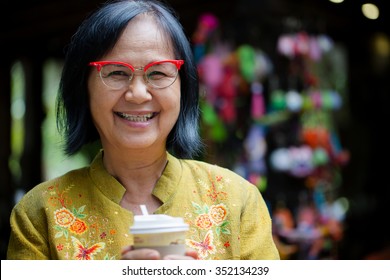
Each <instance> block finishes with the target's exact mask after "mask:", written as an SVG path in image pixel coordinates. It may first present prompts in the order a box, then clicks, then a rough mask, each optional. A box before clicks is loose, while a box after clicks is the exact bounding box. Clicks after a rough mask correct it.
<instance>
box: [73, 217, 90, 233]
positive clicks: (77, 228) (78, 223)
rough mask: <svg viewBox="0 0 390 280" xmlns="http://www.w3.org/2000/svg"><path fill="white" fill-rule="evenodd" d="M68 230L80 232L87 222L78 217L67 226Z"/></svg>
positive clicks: (83, 229)
mask: <svg viewBox="0 0 390 280" xmlns="http://www.w3.org/2000/svg"><path fill="white" fill-rule="evenodd" d="M69 230H71V231H72V232H74V233H76V234H82V233H83V232H84V231H86V230H87V224H86V223H85V222H84V221H82V220H80V219H76V220H75V221H74V223H73V224H72V225H71V226H70V227H69Z"/></svg>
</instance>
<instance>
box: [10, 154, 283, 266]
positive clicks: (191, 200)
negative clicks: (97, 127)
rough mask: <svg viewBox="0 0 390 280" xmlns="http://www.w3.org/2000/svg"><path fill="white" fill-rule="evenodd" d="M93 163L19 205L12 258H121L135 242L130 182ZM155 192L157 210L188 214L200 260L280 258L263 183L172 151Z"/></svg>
mask: <svg viewBox="0 0 390 280" xmlns="http://www.w3.org/2000/svg"><path fill="white" fill-rule="evenodd" d="M102 154H103V152H100V153H99V154H98V155H97V156H96V158H95V159H94V160H93V162H92V163H91V165H90V166H89V167H85V168H81V169H78V170H74V171H71V172H69V173H67V174H65V175H63V176H61V177H59V178H56V179H53V180H50V181H47V182H44V183H42V184H39V185H38V186H36V187H35V188H33V189H32V190H31V191H29V192H28V193H27V194H26V195H25V196H24V197H23V198H22V199H21V201H20V202H19V203H18V204H17V205H16V206H15V207H14V209H13V211H12V214H11V218H10V222H11V237H10V242H9V247H8V255H7V258H8V259H78V260H79V259H107V260H109V259H120V256H121V249H122V248H123V247H124V246H126V245H129V244H132V243H133V237H132V235H131V234H130V233H129V227H130V226H131V225H132V223H133V214H132V212H130V211H128V210H126V209H124V208H122V207H121V206H120V205H119V202H120V200H121V198H122V196H123V194H124V192H125V189H124V187H123V186H122V185H121V184H120V183H119V182H118V181H117V180H116V179H115V178H114V177H112V176H111V175H110V174H109V173H108V172H107V171H106V169H105V168H104V166H103V161H102ZM153 194H154V195H155V196H156V197H157V198H159V199H160V200H161V201H162V203H163V204H162V205H161V207H159V208H158V209H157V211H156V212H155V213H156V214H157V213H158V214H167V215H172V216H180V217H183V218H184V220H185V221H186V222H187V223H188V224H189V225H190V230H189V231H188V234H187V237H186V238H187V239H186V244H187V246H188V247H189V248H192V249H195V250H197V251H198V254H199V257H200V258H201V259H279V253H278V251H277V249H276V247H275V244H274V242H273V239H272V232H271V219H270V216H269V212H268V209H267V207H266V205H265V203H264V200H263V198H262V196H261V194H260V192H259V191H258V189H257V188H256V187H255V186H253V185H251V184H250V183H249V182H247V181H246V180H244V179H243V178H241V177H240V176H238V175H237V174H235V173H233V172H232V171H230V170H228V169H225V168H221V167H218V166H216V165H211V164H207V163H204V162H200V161H195V160H181V159H180V160H179V159H177V158H175V157H173V156H172V155H171V154H168V164H167V167H166V168H165V170H164V172H163V174H162V176H161V177H160V179H159V181H158V182H157V184H156V187H155V189H154V191H153Z"/></svg>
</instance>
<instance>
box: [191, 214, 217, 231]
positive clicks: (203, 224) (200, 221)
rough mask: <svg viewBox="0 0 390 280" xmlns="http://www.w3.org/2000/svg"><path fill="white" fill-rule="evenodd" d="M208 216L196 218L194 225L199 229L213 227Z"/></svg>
mask: <svg viewBox="0 0 390 280" xmlns="http://www.w3.org/2000/svg"><path fill="white" fill-rule="evenodd" d="M210 218H211V217H210V215H208V214H202V215H199V216H198V217H197V218H196V221H195V224H196V226H197V227H199V228H201V229H209V228H211V227H212V226H213V222H212V221H211V219H210Z"/></svg>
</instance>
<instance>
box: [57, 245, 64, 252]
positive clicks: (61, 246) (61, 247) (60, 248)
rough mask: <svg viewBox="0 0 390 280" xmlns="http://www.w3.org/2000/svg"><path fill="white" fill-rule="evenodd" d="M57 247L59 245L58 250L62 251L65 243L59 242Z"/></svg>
mask: <svg viewBox="0 0 390 280" xmlns="http://www.w3.org/2000/svg"><path fill="white" fill-rule="evenodd" d="M56 247H57V250H58V251H62V250H63V249H64V245H63V244H61V243H60V244H58V245H57V246H56Z"/></svg>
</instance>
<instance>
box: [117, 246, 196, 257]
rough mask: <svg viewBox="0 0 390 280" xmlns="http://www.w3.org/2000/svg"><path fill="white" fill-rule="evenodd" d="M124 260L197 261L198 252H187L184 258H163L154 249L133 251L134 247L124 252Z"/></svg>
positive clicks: (127, 248) (126, 248) (125, 249)
mask: <svg viewBox="0 0 390 280" xmlns="http://www.w3.org/2000/svg"><path fill="white" fill-rule="evenodd" d="M121 254H122V256H121V259H122V260H196V259H198V253H197V252H196V251H187V252H186V254H185V255H184V256H181V255H167V256H165V257H164V258H161V255H160V253H159V252H158V251H157V250H153V249H147V248H144V249H133V247H132V246H127V247H125V248H124V249H123V250H122V253H121Z"/></svg>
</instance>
